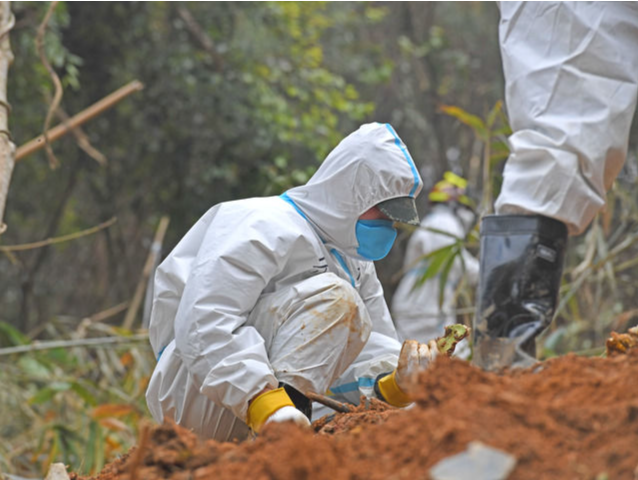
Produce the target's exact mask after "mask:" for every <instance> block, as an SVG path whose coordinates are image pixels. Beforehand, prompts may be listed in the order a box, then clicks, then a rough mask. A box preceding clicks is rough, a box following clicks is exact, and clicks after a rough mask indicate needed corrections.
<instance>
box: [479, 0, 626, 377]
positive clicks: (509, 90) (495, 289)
mask: <svg viewBox="0 0 638 480" xmlns="http://www.w3.org/2000/svg"><path fill="white" fill-rule="evenodd" d="M500 11H501V22H500V29H499V34H500V43H501V54H502V58H503V70H504V74H505V82H506V91H505V94H506V104H507V111H508V114H509V119H510V123H511V126H512V130H513V132H514V133H513V135H512V136H511V137H510V139H509V140H510V148H511V154H510V157H509V159H508V160H507V163H506V165H505V170H504V181H503V187H502V190H501V194H500V195H499V197H498V199H497V201H496V215H492V216H488V217H485V218H484V219H483V221H482V224H481V250H480V278H479V291H478V313H477V316H476V318H475V328H474V334H475V348H474V361H475V363H476V364H478V365H479V366H481V367H483V368H487V369H492V368H500V367H504V366H512V365H515V366H527V365H530V364H532V363H533V362H534V361H535V351H536V346H535V338H536V336H537V335H538V334H539V333H540V332H542V331H543V330H544V329H545V328H546V327H547V326H548V325H549V323H550V322H551V320H552V317H553V316H554V312H555V309H556V301H557V297H558V289H559V286H560V279H561V275H562V269H563V260H564V256H565V249H566V246H567V236H568V234H569V235H578V234H580V233H582V232H583V231H584V230H585V228H587V226H588V225H589V224H590V222H591V221H592V219H593V218H594V216H595V215H596V213H597V212H598V211H599V210H600V209H601V207H602V206H603V205H605V196H606V192H607V190H608V189H609V188H610V187H611V185H612V183H613V182H614V180H615V178H616V176H617V175H618V173H619V172H620V170H621V168H622V166H623V163H624V161H625V157H626V154H627V148H628V141H629V131H630V126H631V121H632V118H633V115H634V112H635V108H636V96H637V92H638V3H636V2H502V3H501V4H500Z"/></svg>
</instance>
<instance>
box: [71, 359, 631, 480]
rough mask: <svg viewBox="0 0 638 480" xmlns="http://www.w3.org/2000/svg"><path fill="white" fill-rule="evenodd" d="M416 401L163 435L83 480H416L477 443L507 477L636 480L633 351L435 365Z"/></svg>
mask: <svg viewBox="0 0 638 480" xmlns="http://www.w3.org/2000/svg"><path fill="white" fill-rule="evenodd" d="M417 395H418V405H417V406H416V407H414V408H412V409H409V410H396V409H386V408H384V407H382V406H380V405H379V404H378V403H376V402H373V403H372V404H371V405H370V408H369V409H368V410H365V406H361V407H359V408H358V411H357V412H354V413H349V414H338V415H337V416H336V417H335V419H334V420H333V421H332V422H328V423H326V422H316V423H315V427H316V429H317V430H319V433H314V432H312V431H310V430H302V429H299V428H297V427H295V426H292V425H272V426H270V425H269V426H268V428H267V429H265V432H264V433H263V434H262V435H261V436H260V437H259V438H258V439H257V440H256V441H247V442H244V443H241V444H233V443H217V442H214V441H207V442H201V441H198V440H197V439H196V438H195V436H194V435H192V434H191V433H190V432H188V431H186V430H184V429H181V428H179V427H174V426H170V425H164V426H161V427H157V428H153V429H149V430H147V431H146V433H147V434H146V436H143V438H142V439H140V445H141V446H140V447H138V448H136V449H132V450H131V452H129V454H128V455H127V456H125V457H123V458H121V459H119V460H117V461H115V462H113V463H111V464H110V465H108V466H107V467H106V468H105V469H104V470H103V471H102V473H101V474H100V475H99V476H98V477H94V478H97V479H98V480H135V479H137V480H142V479H144V480H155V479H159V478H162V479H171V480H187V479H193V480H203V479H246V478H250V479H251V480H257V479H295V480H296V479H326V480H327V479H330V480H339V479H362V480H363V479H366V480H374V479H396V480H399V479H409V480H418V479H428V478H429V474H428V471H429V469H430V467H432V466H433V465H435V464H436V463H437V462H438V461H439V460H441V459H443V458H445V457H448V456H450V455H453V454H455V453H458V452H461V451H463V450H465V449H466V447H467V444H468V443H469V442H471V441H473V440H479V441H481V442H483V443H484V444H487V445H489V446H492V447H495V448H498V449H500V450H502V451H504V452H507V453H509V454H511V455H513V456H515V457H516V458H517V465H516V469H515V470H514V472H513V473H512V474H511V475H510V477H509V478H510V479H516V480H542V479H560V480H568V479H591V480H601V479H609V480H612V479H621V480H633V479H638V350H632V351H631V352H629V354H628V355H619V356H615V357H613V358H583V357H576V356H571V355H568V356H565V357H561V358H557V359H553V360H549V361H546V362H544V363H543V364H542V366H541V367H536V368H535V369H533V370H523V371H515V372H510V373H507V374H503V375H497V374H493V373H486V372H483V371H481V370H479V369H477V368H474V367H472V366H470V365H468V364H467V363H465V362H462V361H459V360H450V359H447V358H439V359H437V361H436V363H435V365H434V366H433V367H432V368H431V369H430V370H429V371H428V372H426V373H425V374H424V375H422V378H421V384H420V385H419V390H418V393H417ZM72 478H73V476H72ZM76 478H78V479H79V477H76Z"/></svg>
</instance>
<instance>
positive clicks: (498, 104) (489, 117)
mask: <svg viewBox="0 0 638 480" xmlns="http://www.w3.org/2000/svg"><path fill="white" fill-rule="evenodd" d="M501 108H503V101H502V100H499V101H498V102H496V103H495V104H494V106H493V107H492V110H490V113H488V114H487V120H486V122H485V123H486V124H487V128H489V129H490V130H491V129H492V127H493V126H494V122H495V121H496V118H497V116H498V114H499V112H500V111H501Z"/></svg>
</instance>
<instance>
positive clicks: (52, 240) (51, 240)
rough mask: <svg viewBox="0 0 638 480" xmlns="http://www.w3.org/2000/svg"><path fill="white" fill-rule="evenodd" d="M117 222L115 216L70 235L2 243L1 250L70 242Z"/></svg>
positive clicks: (15, 249)
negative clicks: (10, 243)
mask: <svg viewBox="0 0 638 480" xmlns="http://www.w3.org/2000/svg"><path fill="white" fill-rule="evenodd" d="M115 222H117V218H115V217H113V218H111V219H110V220H108V221H106V222H103V223H100V224H99V225H96V226H95V227H91V228H88V229H86V230H82V231H80V232H75V233H70V234H68V235H62V236H61V237H54V238H47V239H46V240H40V241H39V242H33V243H22V244H19V245H0V252H19V251H23V250H33V249H35V248H42V247H46V246H48V245H53V244H55V243H63V242H68V241H70V240H75V239H76V238H80V237H86V236H87V235H91V234H93V233H96V232H99V231H100V230H104V229H105V228H108V227H110V226H111V225H113V224H114V223H115Z"/></svg>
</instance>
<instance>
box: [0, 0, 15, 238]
mask: <svg viewBox="0 0 638 480" xmlns="http://www.w3.org/2000/svg"><path fill="white" fill-rule="evenodd" d="M14 22H15V19H14V17H13V14H12V13H11V6H10V4H9V2H0V234H2V233H3V232H4V231H5V230H6V228H7V226H6V225H5V224H4V222H3V221H2V220H3V216H4V207H5V204H6V202H7V194H8V193H9V183H10V182H11V173H12V172H13V166H14V164H15V145H14V144H13V142H12V141H11V135H10V133H9V110H10V107H9V103H8V102H7V79H8V77H9V66H10V65H11V62H13V53H12V52H11V45H10V43H9V31H10V30H11V29H12V28H13V24H14Z"/></svg>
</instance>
